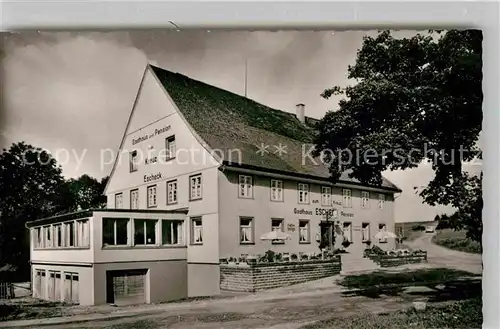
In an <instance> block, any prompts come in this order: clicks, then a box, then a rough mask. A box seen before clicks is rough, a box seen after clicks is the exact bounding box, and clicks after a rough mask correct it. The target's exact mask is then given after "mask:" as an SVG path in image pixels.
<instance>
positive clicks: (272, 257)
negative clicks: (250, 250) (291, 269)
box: [264, 250, 276, 263]
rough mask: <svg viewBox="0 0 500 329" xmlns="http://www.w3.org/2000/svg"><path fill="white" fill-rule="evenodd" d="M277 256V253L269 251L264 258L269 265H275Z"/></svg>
mask: <svg viewBox="0 0 500 329" xmlns="http://www.w3.org/2000/svg"><path fill="white" fill-rule="evenodd" d="M275 255H276V253H275V252H274V251H272V250H268V251H266V253H265V254H264V256H265V257H266V258H267V262H268V263H273V262H274V260H275Z"/></svg>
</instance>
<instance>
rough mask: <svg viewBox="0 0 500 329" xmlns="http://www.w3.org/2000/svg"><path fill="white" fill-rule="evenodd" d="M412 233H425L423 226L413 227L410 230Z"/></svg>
mask: <svg viewBox="0 0 500 329" xmlns="http://www.w3.org/2000/svg"><path fill="white" fill-rule="evenodd" d="M411 229H412V230H413V231H425V226H422V225H420V224H419V225H415V226H413V227H412V228H411Z"/></svg>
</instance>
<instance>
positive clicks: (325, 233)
mask: <svg viewBox="0 0 500 329" xmlns="http://www.w3.org/2000/svg"><path fill="white" fill-rule="evenodd" d="M320 232H321V242H320V248H321V249H328V248H330V247H331V249H332V250H333V248H334V247H335V246H334V245H332V246H330V235H333V234H334V233H333V223H331V222H321V223H320ZM331 239H332V240H331V241H332V243H333V237H332V238H331Z"/></svg>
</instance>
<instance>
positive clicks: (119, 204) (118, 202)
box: [115, 193, 123, 209]
mask: <svg viewBox="0 0 500 329" xmlns="http://www.w3.org/2000/svg"><path fill="white" fill-rule="evenodd" d="M122 208H123V193H117V194H115V209H122Z"/></svg>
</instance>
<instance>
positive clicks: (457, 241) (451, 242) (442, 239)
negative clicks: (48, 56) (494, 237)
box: [432, 229, 482, 254]
mask: <svg viewBox="0 0 500 329" xmlns="http://www.w3.org/2000/svg"><path fill="white" fill-rule="evenodd" d="M432 242H434V243H435V244H437V245H440V246H443V247H446V248H449V249H453V250H458V251H463V252H469V253H475V254H480V253H482V251H481V245H480V244H479V243H478V242H476V241H472V240H470V239H468V238H466V237H465V232H464V231H454V230H450V229H445V230H438V231H437V232H436V235H435V236H434V237H433V238H432Z"/></svg>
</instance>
